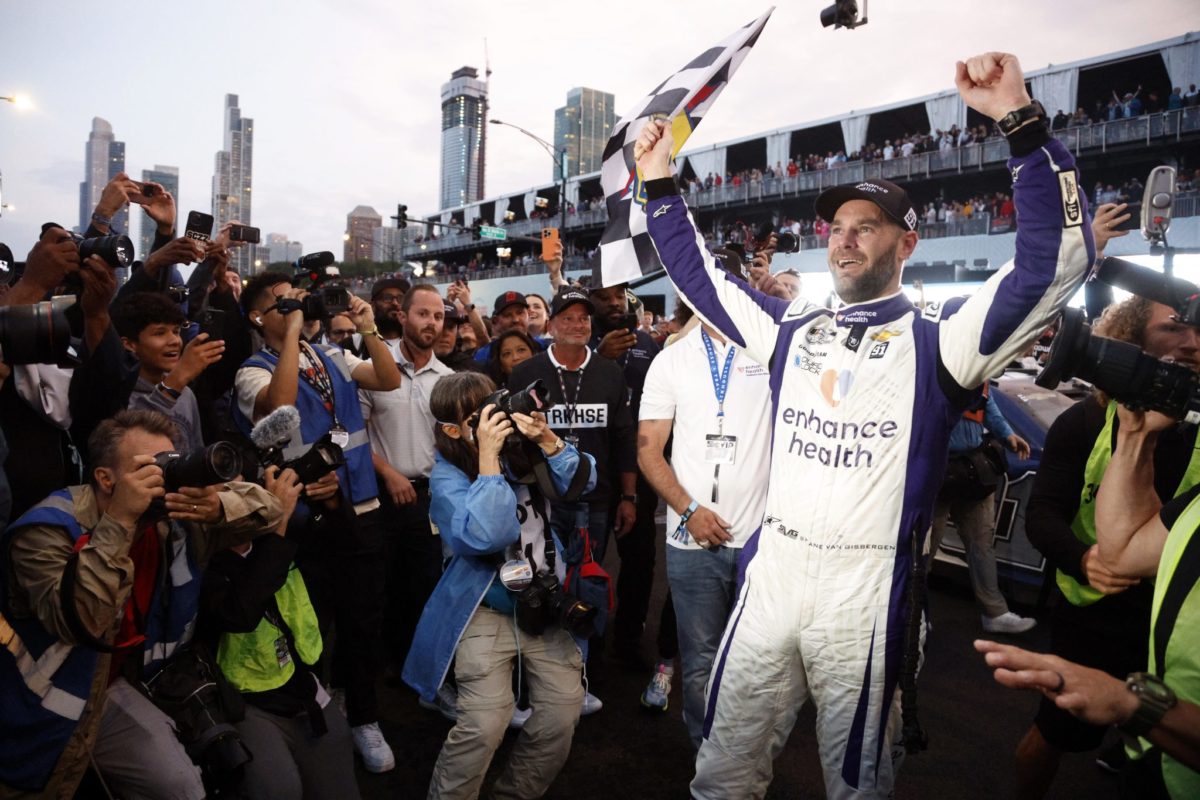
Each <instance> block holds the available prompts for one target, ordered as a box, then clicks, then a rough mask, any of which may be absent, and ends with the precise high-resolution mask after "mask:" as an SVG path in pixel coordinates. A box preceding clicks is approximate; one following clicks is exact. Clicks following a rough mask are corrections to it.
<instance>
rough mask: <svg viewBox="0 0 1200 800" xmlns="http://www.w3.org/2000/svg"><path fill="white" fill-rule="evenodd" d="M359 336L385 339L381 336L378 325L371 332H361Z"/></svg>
mask: <svg viewBox="0 0 1200 800" xmlns="http://www.w3.org/2000/svg"><path fill="white" fill-rule="evenodd" d="M359 334H360V335H362V336H375V337H377V338H380V339H382V338H383V337H382V336H380V335H379V326H378V325H376V326H375V327H373V328H371V329H370V330H365V331H359Z"/></svg>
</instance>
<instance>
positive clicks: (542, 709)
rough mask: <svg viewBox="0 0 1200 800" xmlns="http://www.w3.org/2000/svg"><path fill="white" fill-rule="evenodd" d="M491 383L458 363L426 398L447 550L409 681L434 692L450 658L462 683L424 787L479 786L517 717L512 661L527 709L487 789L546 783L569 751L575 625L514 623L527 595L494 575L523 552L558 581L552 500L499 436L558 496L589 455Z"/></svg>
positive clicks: (504, 791)
mask: <svg viewBox="0 0 1200 800" xmlns="http://www.w3.org/2000/svg"><path fill="white" fill-rule="evenodd" d="M494 390H495V385H494V384H493V383H492V382H491V380H490V379H488V378H487V377H486V376H484V375H480V374H477V373H471V372H463V373H458V374H456V375H452V376H449V377H446V378H443V379H442V380H441V381H439V383H438V385H437V387H436V388H435V389H434V391H433V396H432V398H431V399H430V405H431V408H432V410H433V413H434V415H435V416H436V417H437V420H438V425H437V451H438V457H437V463H436V464H435V466H434V468H433V474H432V477H431V483H432V495H433V503H432V506H431V508H430V515H431V517H432V519H433V522H434V524H436V525H437V526H438V529H439V530H440V531H441V535H442V537H443V538H444V539H445V541H446V543H447V545H448V546H449V548H450V550H451V552H452V553H453V554H454V557H453V558H452V559H451V561H450V564H449V565H448V566H447V568H446V571H445V573H444V574H443V575H442V578H441V580H440V581H439V582H438V585H437V588H436V589H435V590H434V593H433V595H432V596H431V597H430V599H429V603H428V604H427V605H426V607H425V613H424V614H423V615H422V616H421V621H420V624H419V626H418V628H417V635H416V638H415V639H414V643H413V648H412V650H411V651H410V653H409V657H408V661H407V662H406V663H405V666H404V679H405V681H406V682H407V683H408V684H409V685H411V686H412V687H413V688H415V689H416V690H417V691H418V692H419V693H420V694H421V696H422V697H423V698H424V699H425V700H427V701H432V700H433V699H434V698H435V696H436V693H437V690H438V687H439V686H440V685H441V683H442V681H443V680H444V679H445V675H446V672H447V670H448V669H449V667H450V662H451V660H453V661H454V663H455V668H454V674H455V678H456V681H457V683H458V692H459V701H458V719H457V722H456V723H455V725H454V728H452V729H451V731H450V733H449V734H448V735H447V737H446V742H445V744H444V745H443V746H442V751H441V753H440V755H439V756H438V761H437V765H436V766H435V767H434V771H433V779H432V782H431V784H430V788H429V796H430V797H438V798H473V797H476V796H477V795H478V794H479V789H480V785H481V784H482V782H483V777H484V774H485V773H486V772H487V768H488V764H489V763H490V761H491V759H492V755H493V754H494V753H495V750H496V747H497V746H498V745H499V743H500V740H501V738H502V737H503V736H504V731H505V730H506V729H507V727H508V723H509V720H510V719H511V718H512V713H513V705H514V703H513V691H512V671H513V661H514V659H517V660H518V661H519V663H520V664H521V666H522V668H523V669H524V671H525V675H526V676H527V679H528V683H529V688H530V694H531V698H532V707H533V715H532V716H531V717H530V718H529V720H528V722H526V723H525V726H524V728H523V729H522V731H521V733H520V735H519V737H518V739H517V743H516V745H515V746H514V748H513V752H512V753H511V755H510V758H509V761H508V765H507V766H506V768H505V769H504V772H503V773H502V774H501V776H500V778H499V779H498V780H497V781H496V783H495V785H494V786H493V787H492V791H493V793H495V794H496V795H497V796H506V797H507V796H511V797H541V796H542V795H543V794H544V793H545V791H546V789H547V788H548V787H549V786H550V784H551V782H552V781H553V780H554V778H555V776H556V775H557V774H558V772H559V770H560V769H561V768H562V765H563V764H564V763H565V761H566V758H567V754H568V752H569V751H570V747H571V739H572V736H573V733H574V728H575V725H576V723H577V721H578V719H579V712H580V706H581V703H582V701H583V688H582V686H581V684H580V673H581V670H582V666H583V665H582V660H581V657H580V653H579V648H578V647H577V646H576V644H575V642H574V640H573V639H572V638H571V635H570V634H569V633H568V632H567V631H566V630H564V629H563V628H562V627H559V626H552V627H549V628H547V629H546V630H545V631H544V632H542V633H541V634H531V633H528V632H526V631H525V630H522V629H519V628H518V625H517V618H518V617H519V616H520V615H521V614H522V611H521V610H520V609H519V607H518V606H519V604H520V603H522V602H523V601H522V600H521V599H519V597H524V596H525V595H524V594H522V595H520V596H518V594H517V593H516V592H515V591H513V590H512V589H510V588H508V587H507V586H505V585H504V584H503V583H502V582H501V581H500V580H498V575H497V569H498V567H500V566H501V565H505V567H507V566H508V564H506V561H507V562H509V563H511V562H512V561H513V560H519V559H521V558H522V557H524V558H525V559H526V560H527V561H528V562H529V567H530V568H532V571H534V572H537V573H542V576H543V578H546V577H549V578H550V580H551V582H552V583H554V584H557V583H558V582H559V581H561V580H562V578H563V575H564V572H563V564H564V562H563V557H562V552H561V547H559V543H558V542H557V541H555V540H554V539H553V536H552V534H551V532H550V524H549V519H550V507H549V501H548V498H546V497H544V496H542V494H541V492H540V490H539V489H538V488H537V486H538V484H536V483H534V484H526V483H521V482H518V479H519V478H522V477H524V476H525V473H526V472H527V471H528V468H529V464H528V463H525V464H524V465H520V466H518V463H517V462H519V461H525V462H528V461H529V456H528V455H526V454H525V453H524V452H523V451H522V450H521V447H518V448H516V453H515V454H514V452H513V448H512V446H510V445H507V444H506V440H507V439H509V437H511V436H513V435H514V434H516V433H517V432H519V434H520V436H522V437H524V439H525V440H527V442H521V446H522V447H524V446H528V443H533V444H536V445H537V447H538V448H540V450H541V453H540V454H538V458H544V460H545V462H546V465H547V466H548V467H549V471H550V473H551V475H552V480H553V484H554V487H555V488H556V490H557V491H558V492H559V493H560V494H561V493H566V492H567V491H568V487H570V486H572V484H577V483H579V482H580V481H579V480H578V478H577V475H578V473H579V472H580V471H581V470H588V471H589V472H590V474H589V475H588V476H587V481H586V485H585V486H583V487H578V486H576V487H574V488H576V489H579V488H581V490H582V491H585V492H586V491H590V490H591V488H592V486H593V485H594V483H595V465H594V461H593V460H592V459H591V457H590V456H584V457H582V458H581V455H580V453H579V451H578V450H576V449H575V447H574V446H572V445H570V444H567V443H566V442H564V441H563V440H562V439H560V438H559V437H558V436H557V435H556V434H554V433H553V432H552V431H551V430H550V429H549V428H548V427H547V425H546V420H545V417H544V416H542V415H541V414H539V413H536V412H535V413H534V414H532V415H525V414H519V413H514V414H512V415H511V417H510V416H508V415H506V414H504V413H502V412H499V411H498V410H497V408H496V405H495V404H494V403H493V402H490V399H491V397H492V395H493V392H494ZM481 406H482V408H480V407H481ZM550 559H553V561H552V562H550ZM548 562H550V563H548ZM527 580H528V576H527ZM534 580H535V581H536V580H537V579H536V578H534ZM532 585H533V586H536V585H538V584H537V583H534V584H532ZM531 588H532V586H531ZM526 591H528V590H526Z"/></svg>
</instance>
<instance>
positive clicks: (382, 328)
mask: <svg viewBox="0 0 1200 800" xmlns="http://www.w3.org/2000/svg"><path fill="white" fill-rule="evenodd" d="M375 325H376V326H378V328H379V332H380V333H381V334H383V338H385V339H395V338H396V337H397V336H399V335H400V334H402V333H403V332H404V326H403V325H401V324H400V322H399V320H397V319H395V318H394V317H390V316H388V315H387V314H384V315H382V316H379V317H376V318H375Z"/></svg>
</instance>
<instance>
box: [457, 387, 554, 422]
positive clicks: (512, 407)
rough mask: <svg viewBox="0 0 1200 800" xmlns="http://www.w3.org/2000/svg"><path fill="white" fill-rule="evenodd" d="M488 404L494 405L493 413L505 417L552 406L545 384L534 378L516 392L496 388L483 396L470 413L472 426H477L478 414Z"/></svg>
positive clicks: (542, 409)
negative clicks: (477, 408)
mask: <svg viewBox="0 0 1200 800" xmlns="http://www.w3.org/2000/svg"><path fill="white" fill-rule="evenodd" d="M489 405H494V406H496V408H495V410H494V411H493V412H492V413H493V414H496V413H500V414H503V415H504V416H506V417H511V416H512V415H513V414H532V413H533V412H534V411H545V410H546V409H548V408H552V407H553V406H554V403H552V402H550V400H549V398H547V396H546V384H545V383H543V382H542V381H541V380H536V381H534V382H533V383H531V384H529V385H528V386H526V387H525V388H524V389H521V390H520V391H518V392H510V391H509V390H508V389H497V390H496V391H494V392H492V393H491V394H489V395H488V396H487V397H485V398H484V400H483V402H482V403H480V404H479V410H478V411H476V412H475V413H474V414H472V415H471V418H470V420H469V421H470V423H471V427H472V428H478V427H479V420H480V416H481V415H482V414H483V409H484V408H485V407H487V406H489Z"/></svg>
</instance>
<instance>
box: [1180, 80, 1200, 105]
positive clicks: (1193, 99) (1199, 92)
mask: <svg viewBox="0 0 1200 800" xmlns="http://www.w3.org/2000/svg"><path fill="white" fill-rule="evenodd" d="M1183 105H1184V106H1185V107H1186V108H1194V107H1195V106H1196V105H1200V89H1197V88H1196V84H1194V83H1190V84H1188V90H1187V91H1186V92H1184V93H1183Z"/></svg>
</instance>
